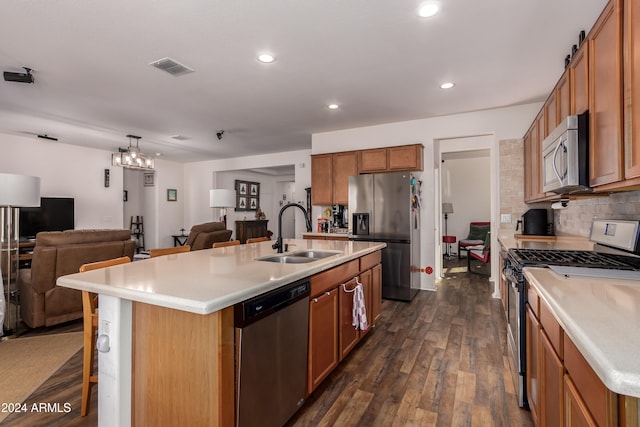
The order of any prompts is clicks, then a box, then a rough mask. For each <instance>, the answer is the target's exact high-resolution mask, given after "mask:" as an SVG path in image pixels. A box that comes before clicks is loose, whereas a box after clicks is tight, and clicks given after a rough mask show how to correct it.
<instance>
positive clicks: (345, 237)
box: [302, 233, 349, 240]
mask: <svg viewBox="0 0 640 427" xmlns="http://www.w3.org/2000/svg"><path fill="white" fill-rule="evenodd" d="M302 238H303V239H306V240H349V235H348V234H337V233H326V234H324V235H322V236H320V235H318V234H303V235H302Z"/></svg>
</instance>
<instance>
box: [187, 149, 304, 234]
mask: <svg viewBox="0 0 640 427" xmlns="http://www.w3.org/2000/svg"><path fill="white" fill-rule="evenodd" d="M310 155H311V151H310V150H299V151H289V152H283V153H275V154H263V155H257V156H248V157H237V158H233V159H220V160H209V161H204V162H194V163H189V164H187V165H185V171H184V187H185V223H186V224H187V229H189V228H190V227H191V226H193V225H194V224H200V223H203V222H208V221H217V220H218V210H217V209H212V208H210V207H209V190H210V189H212V188H224V187H218V183H217V176H216V175H217V172H225V171H234V170H236V171H237V170H245V169H251V168H263V167H272V166H283V165H295V175H294V177H295V183H296V184H295V194H294V200H292V201H296V202H300V203H301V204H302V205H303V206H304V205H305V204H306V199H307V196H306V193H305V191H304V189H305V188H306V187H310V186H311V162H310ZM214 211H215V212H214ZM296 211H297V212H298V213H296V219H297V220H296V237H301V236H302V232H304V229H305V228H304V220H303V218H302V212H300V211H299V210H296ZM227 212H228V213H229V212H230V210H227ZM247 217H249V215H247ZM272 220H273V221H274V222H273V224H272V223H271V221H272ZM276 221H277V217H275V218H272V219H270V222H269V228H270V229H271V230H272V231H273V232H274V233H277V225H276ZM272 227H273V228H272Z"/></svg>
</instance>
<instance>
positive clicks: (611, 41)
mask: <svg viewBox="0 0 640 427" xmlns="http://www.w3.org/2000/svg"><path fill="white" fill-rule="evenodd" d="M620 2H621V0H611V1H610V2H609V3H608V4H607V6H606V7H605V9H604V11H603V12H602V14H601V15H600V17H599V18H598V20H597V21H596V23H595V25H594V27H593V29H592V30H591V31H590V32H589V35H588V37H587V43H589V183H590V185H591V186H598V185H603V184H610V183H614V182H617V181H620V180H621V179H622V178H623V165H622V156H623V151H622V150H623V145H622V93H621V91H622V17H621V13H622V7H621V4H620Z"/></svg>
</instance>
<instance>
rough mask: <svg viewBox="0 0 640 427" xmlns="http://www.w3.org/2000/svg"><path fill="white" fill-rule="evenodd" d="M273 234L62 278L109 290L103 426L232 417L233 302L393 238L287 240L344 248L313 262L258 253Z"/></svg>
mask: <svg viewBox="0 0 640 427" xmlns="http://www.w3.org/2000/svg"><path fill="white" fill-rule="evenodd" d="M271 243H272V242H262V243H256V244H248V245H240V246H235V247H227V248H219V249H207V250H201V251H194V252H188V253H183V254H176V255H168V256H164V257H158V258H151V259H147V260H143V261H137V262H134V263H131V264H125V265H119V266H114V267H109V268H107V269H102V270H94V271H90V272H86V273H77V274H72V275H69V276H63V277H61V278H59V279H58V285H60V286H64V287H69V288H73V289H79V290H86V291H90V292H95V293H98V294H99V295H100V321H99V329H98V333H99V335H101V336H103V338H102V340H103V342H102V349H101V350H100V353H99V360H98V366H99V378H100V380H99V382H98V386H99V413H98V419H99V424H100V425H131V424H133V425H161V424H165V425H167V424H169V425H171V424H176V423H177V422H180V423H183V424H185V425H201V424H202V423H203V422H205V424H206V425H233V420H234V416H235V414H234V408H235V405H234V399H235V396H234V342H235V341H234V340H235V338H234V334H235V330H234V315H233V306H234V304H236V303H239V302H241V301H244V300H246V299H249V298H252V297H254V296H258V295H261V294H263V293H265V292H268V291H271V290H274V289H277V288H279V287H282V286H284V285H286V284H289V283H292V282H294V281H296V280H300V279H304V278H307V277H310V276H312V275H315V274H317V273H320V272H323V271H325V270H329V269H332V268H334V267H337V266H340V265H342V264H345V263H347V262H350V261H352V260H356V259H360V258H362V257H365V256H366V255H368V254H372V253H374V252H376V251H379V250H380V249H382V248H383V247H384V246H385V245H384V243H376V242H350V241H347V242H344V241H322V240H320V241H318V240H302V239H300V240H296V239H292V240H285V244H288V245H289V250H290V251H300V250H314V251H335V252H336V253H335V254H334V255H331V256H328V257H326V258H323V259H320V260H316V261H313V262H309V263H304V264H282V263H275V262H266V261H259V260H256V259H257V258H261V257H265V256H269V255H274V253H275V251H274V250H273V249H272V248H271ZM107 347H108V351H106V352H105V351H104V350H107ZM99 348H100V347H99ZM172 421H175V422H172Z"/></svg>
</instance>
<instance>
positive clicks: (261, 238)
mask: <svg viewBox="0 0 640 427" xmlns="http://www.w3.org/2000/svg"><path fill="white" fill-rule="evenodd" d="M268 240H269V238H268V237H253V238H251V239H247V243H259V242H266V241H268Z"/></svg>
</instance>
